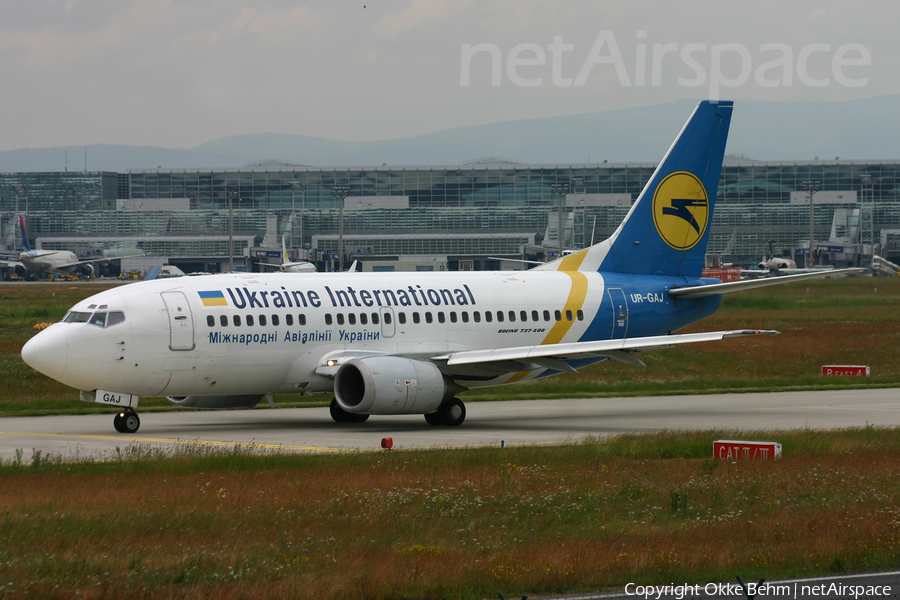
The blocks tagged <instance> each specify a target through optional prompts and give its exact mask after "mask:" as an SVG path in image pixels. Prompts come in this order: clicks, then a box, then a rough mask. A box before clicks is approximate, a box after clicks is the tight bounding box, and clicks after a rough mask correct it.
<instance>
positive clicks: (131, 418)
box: [113, 407, 141, 433]
mask: <svg viewBox="0 0 900 600" xmlns="http://www.w3.org/2000/svg"><path fill="white" fill-rule="evenodd" d="M140 426H141V419H140V417H138V415H137V413H136V412H134V409H133V408H131V407H129V408H126V409H125V410H123V411H122V412H120V413H119V414H117V415H116V416H115V418H114V419H113V427H115V428H116V431H118V432H119V433H137V430H138V429H139V428H140Z"/></svg>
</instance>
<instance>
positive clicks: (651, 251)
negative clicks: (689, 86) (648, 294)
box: [586, 101, 733, 277]
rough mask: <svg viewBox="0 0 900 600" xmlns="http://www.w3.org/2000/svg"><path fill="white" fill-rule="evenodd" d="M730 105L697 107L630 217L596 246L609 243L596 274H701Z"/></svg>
mask: <svg viewBox="0 0 900 600" xmlns="http://www.w3.org/2000/svg"><path fill="white" fill-rule="evenodd" d="M732 106H733V103H732V102H709V101H703V102H701V103H700V104H699V105H697V108H696V109H694V113H693V114H692V115H691V117H690V119H688V122H687V123H686V124H685V126H684V128H683V129H682V130H681V133H680V134H679V135H678V138H676V140H675V142H674V143H673V144H672V147H671V148H669V151H668V152H667V153H666V156H665V157H664V158H663V160H662V162H660V163H659V166H658V167H657V168H656V171H655V172H654V173H653V176H652V177H650V181H648V182H647V185H646V186H644V190H643V191H642V192H641V195H640V196H639V197H638V199H637V201H636V202H635V203H634V205H633V206H632V208H631V211H630V212H629V213H628V216H626V217H625V220H624V221H623V222H622V224H621V225H620V226H619V228H618V230H616V232H615V233H614V234H613V235H612V237H611V238H610V239H609V240H607V241H606V242H605V243H603V244H600V245H599V246H603V245H607V244H608V245H607V247H606V248H605V249H606V255H605V256H604V257H603V258H602V262H600V265H599V270H600V271H613V272H616V273H634V274H642V275H676V276H684V277H699V276H700V272H701V270H702V269H703V264H704V257H705V255H706V244H707V241H708V239H709V227H710V225H711V223H712V219H713V207H714V205H715V202H716V191H717V190H718V187H719V174H720V172H721V170H722V159H723V157H724V156H725V140H726V139H727V137H728V127H729V124H730V123H731V110H732ZM594 248H598V247H597V246H595V247H594ZM590 250H593V248H592V249H590ZM598 250H599V248H598ZM598 258H599V257H598ZM586 262H587V263H590V262H593V261H586Z"/></svg>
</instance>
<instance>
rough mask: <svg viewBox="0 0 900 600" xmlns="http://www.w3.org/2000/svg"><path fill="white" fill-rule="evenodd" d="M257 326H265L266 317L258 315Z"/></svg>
mask: <svg viewBox="0 0 900 600" xmlns="http://www.w3.org/2000/svg"><path fill="white" fill-rule="evenodd" d="M259 326H260V327H265V326H266V315H259Z"/></svg>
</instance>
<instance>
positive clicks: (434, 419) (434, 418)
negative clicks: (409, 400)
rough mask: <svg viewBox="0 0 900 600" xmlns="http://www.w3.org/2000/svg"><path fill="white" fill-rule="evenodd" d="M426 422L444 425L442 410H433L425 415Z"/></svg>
mask: <svg viewBox="0 0 900 600" xmlns="http://www.w3.org/2000/svg"><path fill="white" fill-rule="evenodd" d="M425 422H426V423H428V424H429V425H443V424H444V421H443V419H441V412H440V411H438V412H433V413H429V414H427V415H425Z"/></svg>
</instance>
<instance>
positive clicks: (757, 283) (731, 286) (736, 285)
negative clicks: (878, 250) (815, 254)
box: [669, 269, 865, 298]
mask: <svg viewBox="0 0 900 600" xmlns="http://www.w3.org/2000/svg"><path fill="white" fill-rule="evenodd" d="M863 271H865V269H832V270H828V271H816V272H815V273H801V274H799V275H784V276H781V277H766V278H765V279H747V280H746V281H731V282H728V283H712V284H710V285H695V286H691V287H683V288H673V289H671V290H669V295H670V296H672V297H673V298H703V297H704V296H719V295H721V294H728V293H731V292H743V291H745V290H751V289H754V288H759V287H766V286H770V285H779V284H782V283H793V282H795V281H803V280H805V279H818V278H820V277H830V276H832V275H850V274H852V273H861V272H863Z"/></svg>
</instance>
